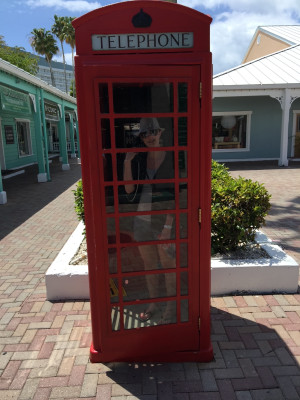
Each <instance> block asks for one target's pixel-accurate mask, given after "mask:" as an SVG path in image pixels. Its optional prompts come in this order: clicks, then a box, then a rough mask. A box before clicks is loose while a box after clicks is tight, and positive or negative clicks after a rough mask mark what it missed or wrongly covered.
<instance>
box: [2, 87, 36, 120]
mask: <svg viewBox="0 0 300 400" xmlns="http://www.w3.org/2000/svg"><path fill="white" fill-rule="evenodd" d="M0 97H1V109H2V110H3V111H11V112H17V113H26V114H29V113H30V112H31V109H30V102H29V96H28V94H25V93H22V92H18V91H17V90H14V89H10V88H7V87H5V86H0Z"/></svg>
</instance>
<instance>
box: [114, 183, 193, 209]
mask: <svg viewBox="0 0 300 400" xmlns="http://www.w3.org/2000/svg"><path fill="white" fill-rule="evenodd" d="M184 197H185V194H184V192H182V204H183V205H184V203H186V201H185V200H184ZM142 203H143V205H142ZM175 208H176V206H175V184H174V183H160V184H159V185H151V184H141V185H135V190H134V192H133V193H130V194H127V193H126V192H125V190H124V187H123V186H120V188H119V211H120V212H131V211H134V212H135V211H149V210H154V211H158V210H174V209H175ZM182 208H186V206H185V207H182Z"/></svg>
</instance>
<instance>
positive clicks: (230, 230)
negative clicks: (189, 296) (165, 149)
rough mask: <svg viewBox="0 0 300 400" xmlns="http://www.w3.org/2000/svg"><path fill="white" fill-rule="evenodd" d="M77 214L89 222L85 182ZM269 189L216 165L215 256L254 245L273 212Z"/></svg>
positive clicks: (78, 190) (79, 187) (78, 194)
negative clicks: (86, 215)
mask: <svg viewBox="0 0 300 400" xmlns="http://www.w3.org/2000/svg"><path fill="white" fill-rule="evenodd" d="M74 195H75V211H76V214H77V216H78V219H79V220H80V221H82V222H83V223H85V220H84V206H83V191H82V180H79V181H78V184H77V188H76V190H74ZM270 197H271V196H270V195H269V194H268V192H267V190H266V189H265V187H264V186H263V185H262V184H260V183H258V182H253V181H251V180H250V179H244V178H241V177H239V178H237V179H234V178H232V177H231V175H230V174H229V172H228V168H226V167H225V166H224V165H222V164H219V163H217V162H216V161H213V162H212V199H211V240H212V254H216V253H227V252H229V251H234V250H236V249H237V248H238V247H241V246H245V245H246V244H247V243H250V242H253V240H254V237H255V231H256V230H257V229H259V228H261V226H262V225H264V223H265V217H266V215H267V213H268V210H269V209H270Z"/></svg>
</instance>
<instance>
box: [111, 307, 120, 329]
mask: <svg viewBox="0 0 300 400" xmlns="http://www.w3.org/2000/svg"><path fill="white" fill-rule="evenodd" d="M111 327H112V330H113V331H119V330H120V307H112V309H111Z"/></svg>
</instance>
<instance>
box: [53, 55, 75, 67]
mask: <svg viewBox="0 0 300 400" xmlns="http://www.w3.org/2000/svg"><path fill="white" fill-rule="evenodd" d="M65 60H66V64H69V65H72V53H65ZM53 61H58V62H63V58H62V55H61V54H59V55H56V56H54V57H53Z"/></svg>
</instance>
